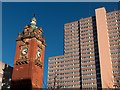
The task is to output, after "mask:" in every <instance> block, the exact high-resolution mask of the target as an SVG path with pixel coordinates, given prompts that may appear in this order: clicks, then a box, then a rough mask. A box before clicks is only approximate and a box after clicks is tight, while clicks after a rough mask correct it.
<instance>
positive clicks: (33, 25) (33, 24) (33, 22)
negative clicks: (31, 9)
mask: <svg viewBox="0 0 120 90" xmlns="http://www.w3.org/2000/svg"><path fill="white" fill-rule="evenodd" d="M36 23H37V20H36V18H35V14H34V15H33V18H32V19H31V22H30V24H31V27H32V28H33V29H37V28H38V27H37V26H36Z"/></svg>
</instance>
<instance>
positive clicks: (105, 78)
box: [48, 8, 120, 89]
mask: <svg viewBox="0 0 120 90" xmlns="http://www.w3.org/2000/svg"><path fill="white" fill-rule="evenodd" d="M95 14H96V15H95V16H90V17H87V18H81V19H80V20H78V21H74V22H70V23H67V24H65V25H64V55H62V56H54V57H50V58H49V65H48V87H53V86H54V87H55V88H57V87H59V88H89V89H92V88H98V89H99V88H119V87H120V77H119V75H120V64H119V63H120V60H119V58H120V56H119V55H120V52H119V46H120V44H119V37H120V36H119V32H120V25H119V23H120V10H118V11H113V12H106V10H105V8H98V9H96V10H95ZM61 58H62V59H61ZM56 60H57V61H56Z"/></svg>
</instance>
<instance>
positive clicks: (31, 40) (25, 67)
mask: <svg viewBox="0 0 120 90" xmlns="http://www.w3.org/2000/svg"><path fill="white" fill-rule="evenodd" d="M36 22H37V21H36V18H35V17H33V18H32V19H31V22H30V25H26V26H25V27H24V31H23V33H19V34H18V37H17V39H16V53H15V58H14V69H13V74H12V82H11V90H34V89H35V90H36V89H38V90H39V89H41V88H42V82H43V67H44V66H43V65H44V52H45V46H46V44H45V39H44V38H43V36H42V33H43V31H42V28H41V27H40V28H39V27H37V26H36Z"/></svg>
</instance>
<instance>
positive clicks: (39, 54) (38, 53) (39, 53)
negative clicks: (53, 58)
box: [37, 50, 41, 58]
mask: <svg viewBox="0 0 120 90" xmlns="http://www.w3.org/2000/svg"><path fill="white" fill-rule="evenodd" d="M40 56H41V52H40V50H38V51H37V57H38V58H39V57H40Z"/></svg>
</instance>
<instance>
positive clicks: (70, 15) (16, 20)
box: [2, 2, 118, 83]
mask: <svg viewBox="0 0 120 90" xmlns="http://www.w3.org/2000/svg"><path fill="white" fill-rule="evenodd" d="M2 4H3V5H2V60H3V62H5V63H7V64H9V65H11V66H13V61H14V55H15V48H16V38H17V35H18V32H22V31H23V28H24V26H25V25H27V24H30V19H31V18H32V17H33V14H34V13H35V14H36V18H37V26H38V27H42V28H43V31H44V37H45V38H46V43H47V47H46V51H45V65H44V66H45V67H44V69H45V70H44V74H45V75H44V76H45V77H44V80H45V81H44V82H45V83H46V80H47V68H48V67H47V65H48V57H51V56H57V55H63V45H64V42H63V41H64V40H63V39H64V24H65V23H68V22H72V21H76V20H79V19H80V18H85V17H89V16H94V15H95V9H96V8H100V7H105V8H106V9H107V11H108V12H109V11H113V10H118V4H117V3H115V2H114V3H113V2H112V3H110V2H107V3H105V2H103V3H97V2H95V3H92V2H90V3H88V2H86V3H83V2H79V3H68V2H67V3H52V2H49V3H42V2H39V3H30V2H29V3H28V2H27V3H25V2H24V3H12V2H11V3H10V2H9V3H2Z"/></svg>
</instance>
